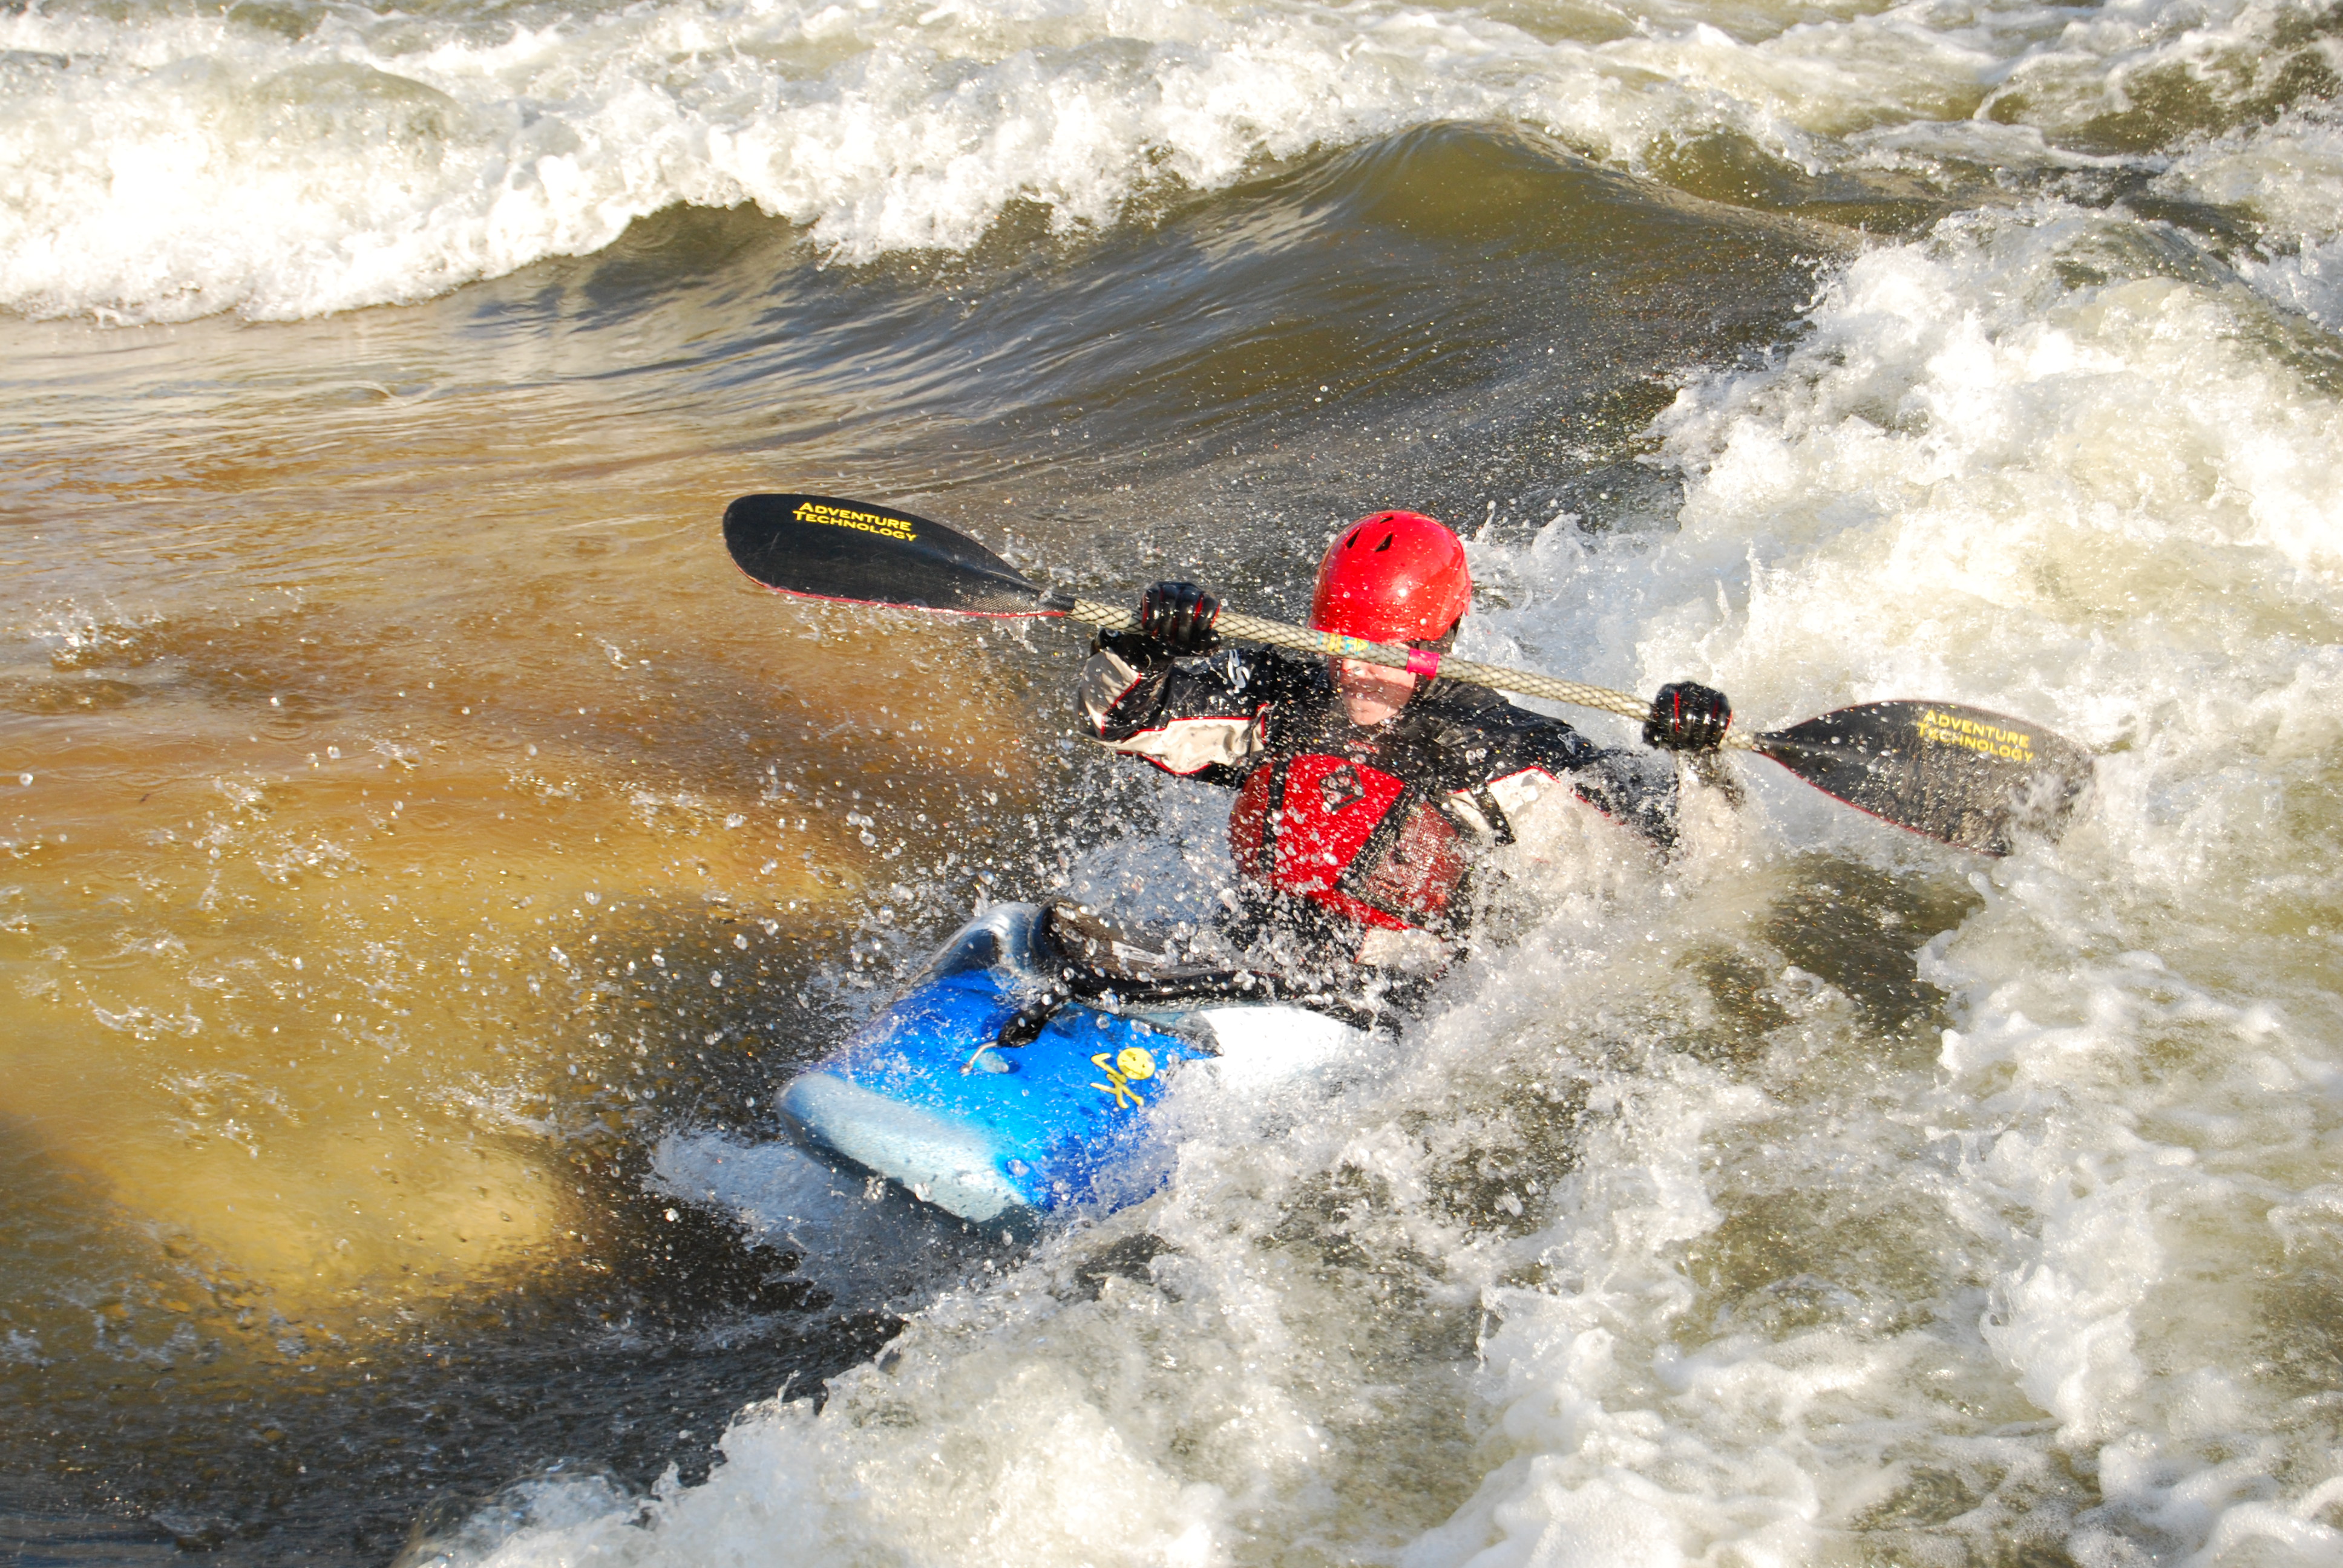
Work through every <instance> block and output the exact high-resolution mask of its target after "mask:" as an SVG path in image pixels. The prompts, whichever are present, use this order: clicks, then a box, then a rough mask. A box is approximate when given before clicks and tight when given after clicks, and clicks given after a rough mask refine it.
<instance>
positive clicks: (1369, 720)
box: [1334, 658, 1415, 729]
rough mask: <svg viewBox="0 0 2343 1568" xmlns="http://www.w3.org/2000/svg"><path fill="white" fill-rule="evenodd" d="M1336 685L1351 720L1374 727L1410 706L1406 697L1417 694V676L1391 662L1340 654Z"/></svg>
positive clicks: (1360, 725) (1344, 708) (1343, 706)
mask: <svg viewBox="0 0 2343 1568" xmlns="http://www.w3.org/2000/svg"><path fill="white" fill-rule="evenodd" d="M1334 689H1335V690H1336V691H1337V692H1339V693H1341V695H1342V711H1343V713H1344V714H1345V715H1346V716H1348V718H1349V719H1350V720H1351V722H1352V723H1353V724H1355V725H1357V726H1358V727H1359V728H1360V729H1373V728H1374V727H1375V726H1376V725H1378V724H1381V723H1383V721H1384V720H1385V719H1389V718H1391V716H1392V715H1393V714H1394V713H1397V712H1398V711H1399V710H1400V709H1403V708H1405V707H1406V706H1407V699H1409V698H1411V697H1413V696H1414V695H1415V677H1413V675H1410V674H1409V673H1408V672H1407V671H1406V670H1404V669H1393V668H1391V667H1390V666H1389V665H1383V664H1362V663H1360V662H1359V661H1358V660H1357V659H1355V658H1338V659H1336V660H1334Z"/></svg>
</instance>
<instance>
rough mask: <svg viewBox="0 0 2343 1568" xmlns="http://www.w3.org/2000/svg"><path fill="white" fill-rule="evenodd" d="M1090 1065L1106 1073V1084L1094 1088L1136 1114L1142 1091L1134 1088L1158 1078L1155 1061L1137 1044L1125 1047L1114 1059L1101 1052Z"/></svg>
mask: <svg viewBox="0 0 2343 1568" xmlns="http://www.w3.org/2000/svg"><path fill="white" fill-rule="evenodd" d="M1091 1066H1092V1067H1095V1068H1097V1069H1098V1070H1100V1071H1101V1072H1103V1073H1105V1074H1106V1081H1105V1082H1104V1083H1093V1084H1091V1088H1092V1089H1102V1090H1104V1091H1106V1092H1107V1093H1109V1094H1111V1095H1113V1096H1114V1102H1115V1103H1116V1104H1117V1105H1120V1106H1121V1107H1123V1108H1124V1109H1125V1110H1127V1111H1136V1110H1138V1109H1139V1107H1140V1104H1141V1101H1140V1098H1139V1091H1137V1090H1135V1089H1133V1088H1131V1085H1132V1084H1133V1083H1136V1082H1140V1081H1143V1080H1146V1079H1150V1078H1152V1077H1154V1076H1155V1058H1154V1057H1153V1056H1151V1055H1150V1054H1149V1053H1148V1052H1147V1050H1145V1049H1144V1048H1142V1047H1141V1046H1136V1045H1126V1046H1124V1047H1123V1048H1122V1050H1121V1052H1119V1053H1118V1054H1117V1055H1116V1056H1115V1057H1114V1058H1113V1059H1112V1060H1109V1059H1108V1057H1107V1054H1106V1052H1104V1051H1102V1050H1101V1051H1100V1052H1099V1053H1098V1054H1097V1055H1096V1056H1093V1057H1091Z"/></svg>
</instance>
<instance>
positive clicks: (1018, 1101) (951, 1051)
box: [779, 904, 1369, 1226]
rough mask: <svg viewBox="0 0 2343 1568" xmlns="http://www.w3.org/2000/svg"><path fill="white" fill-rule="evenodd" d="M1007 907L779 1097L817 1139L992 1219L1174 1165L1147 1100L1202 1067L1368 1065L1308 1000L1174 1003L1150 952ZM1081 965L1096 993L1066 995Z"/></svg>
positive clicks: (1246, 1072) (1340, 1024) (1246, 1086)
mask: <svg viewBox="0 0 2343 1568" xmlns="http://www.w3.org/2000/svg"><path fill="white" fill-rule="evenodd" d="M1062 914H1063V911H1061V910H1045V909H1043V908H1042V907H1041V906H1038V905H1033V904H1002V905H998V906H995V907H994V908H993V909H990V910H987V911H985V912H984V913H983V914H981V915H980V916H978V917H977V918H976V919H975V920H971V921H970V922H969V924H968V925H966V926H965V927H963V928H962V929H961V930H960V932H959V934H957V935H956V936H954V937H953V938H952V939H951V940H950V941H949V942H947V943H946V944H945V945H944V946H943V948H942V949H941V950H940V951H939V952H938V953H937V955H936V956H935V958H933V959H932V960H930V961H929V963H928V965H927V967H926V968H925V969H924V970H921V971H920V974H919V975H918V976H917V977H916V978H915V979H914V980H912V982H911V983H910V985H909V986H908V987H906V988H905V990H904V991H903V992H902V994H901V995H900V996H899V997H898V998H897V999H896V1000H895V1001H894V1002H893V1003H891V1004H890V1006H889V1007H888V1008H887V1009H886V1010H884V1011H883V1012H881V1013H880V1015H879V1016H878V1017H876V1018H874V1019H873V1020H871V1021H870V1023H869V1024H868V1025H867V1026H866V1027H864V1028H863V1029H862V1030H860V1032H858V1033H857V1034H856V1035H855V1036H854V1038H853V1039H852V1040H850V1041H848V1042H847V1044H846V1045H845V1046H844V1047H843V1048H841V1049H840V1050H838V1051H837V1052H836V1053H834V1054H833V1055H831V1056H830V1057H828V1058H826V1059H825V1060H822V1061H821V1062H820V1064H819V1065H817V1066H816V1067H814V1068H813V1069H812V1070H810V1071H808V1072H807V1073H805V1074H804V1075H802V1076H801V1077H799V1078H798V1079H797V1080H796V1081H794V1082H792V1083H791V1084H790V1085H789V1088H788V1089H787V1090H786V1091H783V1093H782V1095H781V1098H780V1102H779V1103H780V1110H781V1112H782V1114H783V1115H784V1116H785V1117H786V1118H787V1119H788V1120H789V1121H790V1122H791V1123H792V1124H793V1125H794V1126H795V1128H796V1130H797V1131H799V1133H800V1134H801V1135H802V1136H803V1137H804V1138H805V1139H806V1140H807V1141H808V1142H809V1143H811V1144H812V1145H813V1146H814V1147H816V1148H817V1149H819V1150H820V1151H824V1152H826V1153H828V1154H830V1155H832V1156H835V1157H837V1158H840V1159H842V1160H845V1161H850V1162H851V1163H853V1164H855V1165H858V1166H860V1167H862V1168H863V1169H865V1170H867V1171H871V1172H873V1173H874V1174H877V1175H880V1176H883V1177H885V1178H887V1179H889V1180H890V1181H896V1182H899V1183H900V1184H901V1185H902V1186H903V1187H905V1188H907V1189H908V1190H910V1191H911V1193H913V1194H914V1195H915V1196H917V1197H919V1198H920V1199H922V1200H924V1201H927V1202H930V1203H932V1204H934V1205H936V1206H937V1207H938V1208H940V1209H944V1210H947V1211H950V1212H951V1213H953V1214H956V1215H958V1216H960V1218H961V1219H963V1220H968V1221H974V1222H977V1223H980V1224H995V1223H1006V1224H1011V1225H1017V1226H1023V1225H1030V1224H1031V1222H1033V1221H1037V1220H1039V1219H1041V1217H1043V1216H1046V1215H1049V1214H1052V1213H1055V1212H1058V1211H1062V1210H1067V1209H1071V1208H1075V1207H1078V1206H1082V1205H1091V1206H1095V1207H1097V1208H1100V1209H1114V1208H1120V1207H1121V1206H1122V1205H1124V1204H1126V1203H1131V1202H1135V1201H1138V1200H1139V1199H1141V1198H1144V1197H1146V1196H1147V1195H1148V1194H1149V1193H1150V1192H1151V1191H1154V1190H1155V1189H1156V1188H1157V1187H1159V1186H1161V1184H1162V1181H1163V1180H1164V1178H1165V1177H1166V1176H1167V1175H1168V1174H1169V1171H1170V1166H1171V1161H1170V1159H1169V1155H1168V1151H1166V1150H1165V1149H1164V1148H1162V1146H1161V1142H1160V1141H1159V1140H1158V1138H1157V1137H1156V1135H1155V1127H1154V1125H1153V1119H1152V1118H1151V1115H1150V1111H1151V1109H1152V1108H1153V1107H1154V1106H1155V1105H1157V1103H1158V1102H1159V1101H1161V1099H1162V1098H1163V1096H1164V1094H1165V1092H1166V1091H1167V1090H1168V1089H1169V1087H1170V1085H1171V1084H1172V1082H1173V1081H1175V1080H1176V1079H1178V1078H1179V1077H1181V1075H1182V1072H1183V1071H1188V1070H1194V1069H1195V1068H1196V1067H1197V1065H1198V1064H1202V1063H1208V1062H1209V1063H1211V1064H1212V1066H1211V1067H1210V1068H1209V1069H1207V1070H1208V1071H1210V1072H1211V1073H1212V1075H1213V1076H1214V1077H1215V1078H1216V1079H1218V1080H1220V1081H1221V1085H1222V1087H1223V1088H1233V1089H1241V1090H1242V1091H1244V1092H1249V1093H1257V1092H1259V1091H1262V1090H1263V1089H1267V1088H1272V1087H1273V1086H1275V1085H1276V1084H1278V1083H1280V1082H1282V1081H1293V1080H1296V1079H1300V1078H1304V1077H1309V1076H1312V1074H1315V1073H1317V1072H1320V1071H1322V1070H1325V1069H1327V1068H1328V1067H1329V1066H1331V1065H1333V1064H1336V1063H1339V1062H1341V1061H1344V1060H1357V1059H1359V1058H1360V1056H1361V1053H1362V1051H1363V1049H1364V1048H1365V1047H1366V1045H1367V1042H1368V1038H1369V1037H1368V1036H1367V1035H1365V1034H1364V1033H1363V1032H1362V1031H1361V1030H1357V1029H1353V1028H1352V1027H1350V1025H1349V1024H1347V1023H1345V1022H1344V1021H1342V1020H1340V1019H1338V1018H1334V1017H1330V1016H1328V1015H1327V1014H1326V1013H1324V1012H1322V1011H1318V1010H1312V1009H1311V1008H1306V1007H1300V1006H1294V1005H1290V1004H1285V1003H1276V1002H1263V1001H1255V1000H1246V999H1245V998H1243V997H1242V995H1231V994H1228V993H1229V992H1230V991H1231V990H1232V989H1233V988H1232V987H1231V986H1229V985H1228V984H1226V983H1225V980H1224V977H1222V983H1221V984H1219V985H1218V987H1217V989H1218V990H1219V991H1220V992H1221V994H1216V995H1207V996H1191V997H1185V998H1182V997H1179V996H1177V995H1166V994H1163V993H1164V992H1166V991H1176V990H1178V989H1179V987H1180V984H1181V978H1180V975H1179V974H1178V973H1177V972H1162V971H1160V970H1158V971H1154V972H1151V970H1150V969H1149V967H1148V964H1149V960H1152V959H1153V958H1154V957H1155V955H1153V954H1151V953H1150V952H1147V951H1145V950H1139V949H1134V948H1131V947H1128V946H1125V945H1124V944H1122V943H1120V942H1116V941H1113V940H1111V939H1108V938H1104V937H1102V936H1100V935H1099V934H1098V933H1097V931H1096V930H1095V928H1093V929H1092V931H1091V937H1092V940H1091V942H1090V943H1089V944H1088V947H1089V950H1091V951H1093V952H1097V951H1100V950H1104V952H1103V967H1100V966H1098V965H1088V964H1082V963H1080V962H1077V963H1076V964H1075V965H1073V966H1071V967H1069V966H1068V965H1067V964H1066V963H1064V962H1063V961H1061V960H1062V959H1063V956H1064V952H1065V943H1064V941H1063V940H1062V938H1058V937H1053V931H1054V930H1059V929H1061V927H1059V926H1058V925H1056V924H1053V917H1059V918H1062ZM1074 973H1084V974H1087V975H1088V976H1090V977H1091V984H1089V985H1088V986H1085V987H1083V988H1082V990H1085V991H1087V992H1088V993H1089V994H1087V995H1077V994H1074V993H1071V992H1070V991H1069V990H1068V988H1067V984H1066V977H1067V976H1068V975H1069V974H1074Z"/></svg>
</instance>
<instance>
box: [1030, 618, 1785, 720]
mask: <svg viewBox="0 0 2343 1568" xmlns="http://www.w3.org/2000/svg"><path fill="white" fill-rule="evenodd" d="M1045 602H1046V603H1047V604H1048V605H1049V606H1050V608H1052V609H1060V610H1062V612H1063V613H1064V615H1065V617H1066V618H1067V619H1068V620H1078V621H1081V623H1082V624H1083V625H1085V626H1095V627H1099V628H1103V629H1105V630H1107V631H1135V630H1137V629H1138V627H1139V618H1138V617H1137V616H1135V615H1133V614H1132V613H1131V611H1129V610H1127V609H1118V608H1115V607H1114V606H1112V605H1103V604H1099V603H1097V602H1095V601H1093V600H1091V599H1086V598H1051V599H1048V600H1046V601H1045ZM1212 629H1213V630H1214V631H1216V632H1219V633H1220V634H1221V635H1222V637H1227V638H1235V639H1236V640H1237V641H1239V642H1258V643H1264V644H1266V645H1268V646H1269V647H1271V648H1286V649H1289V650H1290V651H1292V652H1294V653H1309V654H1318V655H1322V656H1323V657H1325V658H1354V659H1357V660H1358V661H1360V662H1361V663H1363V664H1380V665H1385V666H1388V667H1389V668H1393V669H1407V670H1413V671H1414V672H1415V673H1416V674H1418V675H1436V677H1437V678H1439V679H1442V680H1461V681H1463V682H1464V683H1466V684H1467V685H1471V686H1486V687H1489V688H1492V689H1494V690H1498V691H1514V692H1519V693H1521V694H1522V695H1523V696H1524V697H1543V698H1546V699H1550V700H1552V701H1555V702H1568V703H1574V704H1575V705H1576V706H1578V707H1580V708H1592V709H1598V710H1600V711H1602V712H1604V713H1615V714H1617V715H1618V716H1619V717H1620V718H1622V719H1645V718H1648V717H1650V715H1651V711H1652V705H1651V703H1650V702H1648V701H1646V700H1645V699H1643V698H1640V697H1636V696H1634V695H1632V694H1631V693H1628V692H1624V691H1614V690H1612V689H1610V688H1608V687H1604V686H1589V685H1587V684H1586V683H1585V682H1584V681H1581V680H1562V679H1559V678H1555V677H1554V676H1551V675H1539V674H1537V673H1535V672H1534V671H1532V670H1526V669H1507V668H1504V667H1503V666H1502V665H1494V664H1475V663H1474V662H1473V661H1472V660H1471V659H1469V658H1448V657H1447V656H1445V655H1443V654H1436V653H1429V652H1426V651H1425V650H1423V649H1422V648H1408V647H1406V646H1404V645H1403V644H1399V643H1388V642H1367V641H1363V640H1362V639H1361V638H1355V637H1343V636H1342V635H1341V634H1340V633H1337V632H1331V631H1312V630H1310V629H1309V628H1306V627H1299V626H1288V625H1286V624H1285V623H1284V622H1283V621H1281V620H1268V619H1264V618H1262V617H1260V616H1257V615H1246V614H1244V613H1242V611H1238V610H1231V609H1223V610H1222V611H1221V613H1220V617H1219V618H1218V619H1216V620H1214V621H1213V622H1212ZM1725 745H1726V746H1727V747H1730V748H1732V749H1736V750H1743V751H1748V750H1755V749H1756V742H1755V741H1754V740H1752V739H1749V738H1748V737H1747V736H1745V735H1742V734H1738V733H1734V734H1728V735H1727V736H1726V737H1725Z"/></svg>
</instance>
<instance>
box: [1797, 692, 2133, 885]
mask: <svg viewBox="0 0 2343 1568" xmlns="http://www.w3.org/2000/svg"><path fill="white" fill-rule="evenodd" d="M1756 742H1757V749H1758V750H1760V751H1762V752H1764V753H1765V755H1766V756H1768V757H1771V758H1772V759H1774V760H1775V761H1776V762H1779V763H1780V764H1781V765H1782V766H1783V767H1785V768H1787V769H1789V770H1790V771H1791V772H1793V773H1795V774H1796V775H1797V776H1798V777H1799V778H1801V779H1805V781H1806V782H1807V783H1809V784H1811V785H1813V786H1814V787H1815V789H1820V790H1821V791H1823V792H1824V793H1825V794H1826V795H1835V796H1836V797H1837V798H1838V799H1842V800H1844V801H1845V802H1846V803H1847V804H1848V805H1850V806H1853V807H1855V808H1856V809H1859V810H1864V811H1868V812H1870V813H1871V814H1872V815H1873V816H1875V817H1881V818H1885V819H1886V820H1888V821H1890V822H1893V823H1895V824H1896V826H1898V827H1901V828H1909V829H1912V830H1913V831H1914V832H1916V833H1926V835H1927V836H1928V837H1929V838H1931V839H1943V840H1944V841H1945V842H1946V843H1947V844H1956V845H1958V846H1959V847H1960V848H1962V849H1976V850H1978V851H1979V852H1981V853H1984V854H1987V855H2006V854H2007V853H2009V851H2010V849H2011V848H2012V846H2014V845H2015V844H2016V840H2017V838H2018V835H2020V834H2034V835H2038V836H2040V837H2042V838H2045V839H2056V837H2057V836H2058V835H2059V834H2060V833H2061V832H2063V831H2065V829H2066V823H2067V821H2068V819H2070V818H2072V817H2073V816H2074V814H2075V810H2076V809H2077V807H2078V806H2080V805H2081V804H2082V801H2083V798H2084V796H2085V795H2086V793H2087V791H2088V790H2089V789H2090V784H2091V754H2090V753H2089V752H2087V751H2086V750H2084V749H2082V748H2081V747H2079V746H2077V745H2076V744H2075V743H2074V742H2073V741H2071V740H2069V739H2066V738H2065V737H2064V736H2061V735H2054V734H2052V733H2051V732H2050V731H2049V730H2047V729H2042V728H2041V727H2039V726H2038V725H2033V724H2028V723H2027V722H2026V720H2024V719H2008V718H2005V717H2003V716H2002V715H2001V714H1998V713H1987V712H1986V711H1985V710H1984V709H1978V708H1963V707H1961V706H1959V705H1958V704H1956V703H1950V702H1866V703H1865V704H1863V705H1862V706H1861V707H1859V708H1842V709H1839V710H1838V711H1837V712H1835V713H1825V714H1824V715H1823V716H1822V717H1821V718H1820V719H1807V720H1806V721H1805V723H1804V724H1794V725H1792V726H1790V728H1789V729H1775V730H1769V731H1767V732H1766V733H1765V734H1762V735H1759V736H1758V737H1756Z"/></svg>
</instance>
